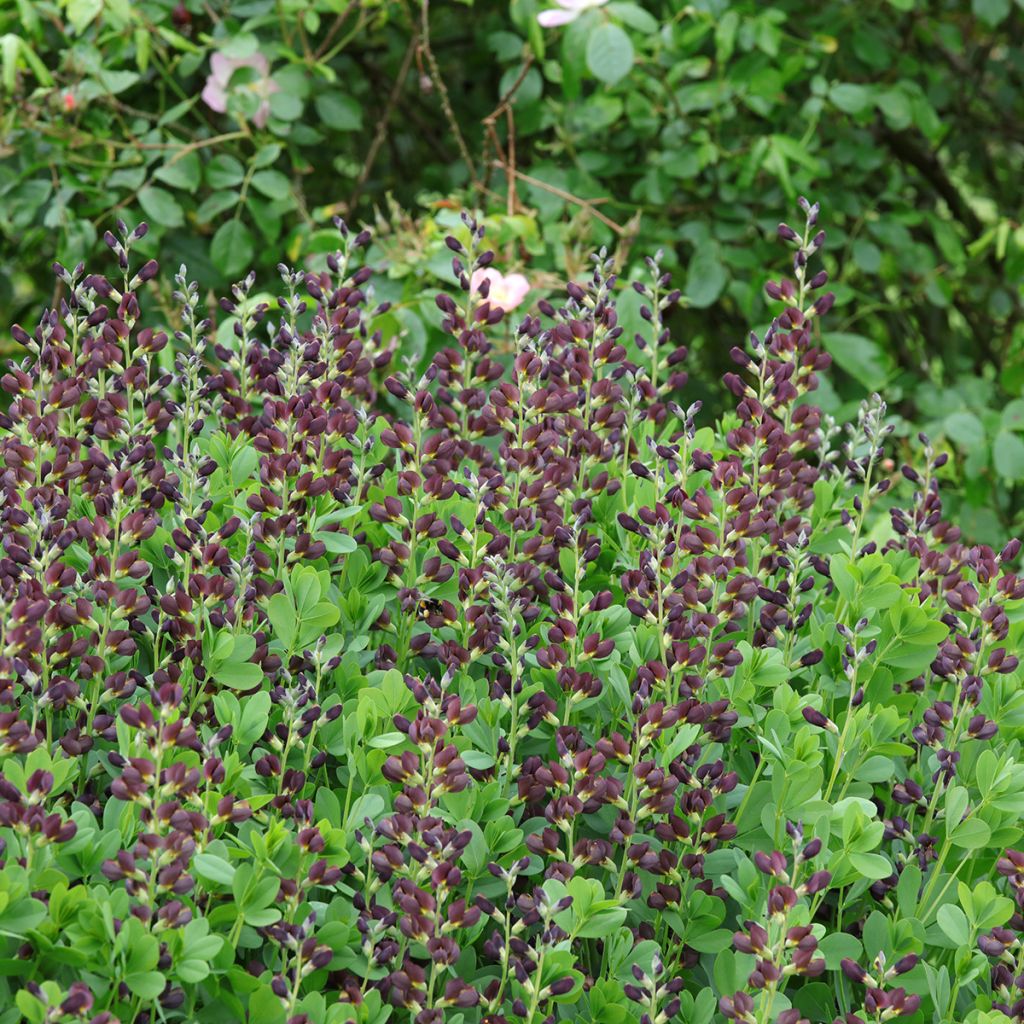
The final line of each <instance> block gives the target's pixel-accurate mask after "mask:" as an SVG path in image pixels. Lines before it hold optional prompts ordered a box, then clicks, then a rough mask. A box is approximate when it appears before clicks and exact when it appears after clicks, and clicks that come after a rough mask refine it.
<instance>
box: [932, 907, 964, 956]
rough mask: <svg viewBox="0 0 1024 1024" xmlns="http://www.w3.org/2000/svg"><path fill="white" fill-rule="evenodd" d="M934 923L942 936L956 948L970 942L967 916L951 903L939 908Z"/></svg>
mask: <svg viewBox="0 0 1024 1024" xmlns="http://www.w3.org/2000/svg"><path fill="white" fill-rule="evenodd" d="M935 921H936V923H937V924H938V926H939V927H940V928H941V929H942V932H943V934H944V935H945V936H946V937H947V938H948V939H949V940H950V941H951V942H955V943H956V944H957V945H958V946H966V945H967V943H968V942H969V941H970V937H971V929H970V926H969V925H968V923H967V915H966V914H965V913H964V912H963V911H962V910H961V909H960V908H959V907H958V906H955V905H954V904H952V903H947V904H945V905H944V906H941V907H939V912H938V913H937V914H936V915H935Z"/></svg>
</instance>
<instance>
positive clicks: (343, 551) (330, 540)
mask: <svg viewBox="0 0 1024 1024" xmlns="http://www.w3.org/2000/svg"><path fill="white" fill-rule="evenodd" d="M316 539H317V540H319V541H322V542H323V545H324V547H325V548H327V550H328V551H329V552H330V553H331V554H332V555H347V554H349V553H350V552H352V551H355V550H356V548H357V547H358V546H359V545H358V544H356V539H355V537H352V536H350V535H349V534H347V533H328V532H326V531H321V532H320V533H318V534H317V535H316Z"/></svg>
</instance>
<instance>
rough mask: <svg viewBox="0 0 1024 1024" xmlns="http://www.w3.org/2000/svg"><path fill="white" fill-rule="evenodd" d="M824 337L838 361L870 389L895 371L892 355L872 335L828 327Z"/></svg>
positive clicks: (840, 365)
mask: <svg viewBox="0 0 1024 1024" xmlns="http://www.w3.org/2000/svg"><path fill="white" fill-rule="evenodd" d="M824 341H825V348H826V350H827V351H828V353H829V354H830V355H831V356H832V359H833V360H834V361H835V363H836V365H837V366H839V367H840V368H841V369H843V370H845V371H846V372H847V373H848V374H849V375H850V376H851V377H853V379H854V380H856V381H857V382H858V383H859V384H862V385H863V386H864V387H865V388H866V389H867V390H868V391H877V390H878V389H879V388H882V387H884V386H885V384H886V382H887V381H888V380H889V378H890V377H892V375H893V373H894V372H895V367H894V365H893V361H892V357H891V356H890V355H889V353H888V352H887V351H886V350H885V349H884V348H882V346H881V345H879V344H878V343H877V342H875V341H872V340H871V339H870V338H865V337H864V336H863V335H860V334H849V333H846V332H844V331H829V332H826V333H825V335H824Z"/></svg>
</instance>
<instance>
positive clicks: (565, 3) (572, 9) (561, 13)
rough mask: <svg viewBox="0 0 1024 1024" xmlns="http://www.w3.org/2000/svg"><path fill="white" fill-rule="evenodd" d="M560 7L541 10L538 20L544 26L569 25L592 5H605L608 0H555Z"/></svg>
mask: <svg viewBox="0 0 1024 1024" xmlns="http://www.w3.org/2000/svg"><path fill="white" fill-rule="evenodd" d="M555 3H556V4H558V7H557V8H556V7H552V8H549V9H548V10H546V11H541V12H540V14H538V15H537V20H538V21H539V22H540V23H541V25H543V26H544V28H556V27H557V26H559V25H568V24H569V22H571V21H575V20H576V19H577V18H578V17H579V16H580V15H581V14H582V13H583V12H584V11H589V10H590V8H591V7H603V6H604V5H605V4H606V3H608V0H555Z"/></svg>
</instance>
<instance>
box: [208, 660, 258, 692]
mask: <svg viewBox="0 0 1024 1024" xmlns="http://www.w3.org/2000/svg"><path fill="white" fill-rule="evenodd" d="M213 678H214V679H215V680H216V681H217V682H218V683H220V684H221V685H222V686H228V687H231V689H233V690H251V689H252V688H253V687H254V686H259V684H260V683H261V682H263V669H262V668H260V666H259V665H254V664H253V663H252V662H251V661H226V662H224V663H223V664H221V665H218V666H217V667H216V668H215V669H214V670H213Z"/></svg>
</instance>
